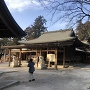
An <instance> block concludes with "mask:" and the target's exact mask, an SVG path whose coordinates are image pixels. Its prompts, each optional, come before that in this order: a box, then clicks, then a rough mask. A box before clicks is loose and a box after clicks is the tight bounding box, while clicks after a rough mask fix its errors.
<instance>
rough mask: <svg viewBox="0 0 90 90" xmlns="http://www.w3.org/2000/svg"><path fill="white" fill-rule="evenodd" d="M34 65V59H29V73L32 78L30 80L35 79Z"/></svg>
mask: <svg viewBox="0 0 90 90" xmlns="http://www.w3.org/2000/svg"><path fill="white" fill-rule="evenodd" d="M34 65H35V63H34V62H33V59H30V60H29V61H28V67H29V73H30V80H29V82H31V81H35V79H34V76H33V73H34V71H35V68H34Z"/></svg>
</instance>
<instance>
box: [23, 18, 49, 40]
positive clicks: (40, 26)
mask: <svg viewBox="0 0 90 90" xmlns="http://www.w3.org/2000/svg"><path fill="white" fill-rule="evenodd" d="M44 25H46V19H44V17H43V16H38V17H37V18H36V19H35V22H34V24H33V25H31V26H29V27H27V28H26V29H25V32H26V33H27V35H26V36H25V38H26V39H27V40H29V39H35V38H38V37H39V36H40V35H41V33H42V32H46V31H47V27H45V26H44Z"/></svg>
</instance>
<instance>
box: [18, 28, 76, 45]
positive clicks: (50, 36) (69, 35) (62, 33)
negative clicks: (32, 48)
mask: <svg viewBox="0 0 90 90" xmlns="http://www.w3.org/2000/svg"><path fill="white" fill-rule="evenodd" d="M75 38H76V36H75V33H74V32H73V30H72V29H67V30H59V31H50V32H45V33H43V34H42V35H41V36H40V37H38V38H36V39H33V40H29V41H19V43H23V44H35V43H48V42H60V41H67V40H72V39H75Z"/></svg>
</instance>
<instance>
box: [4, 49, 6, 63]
mask: <svg viewBox="0 0 90 90" xmlns="http://www.w3.org/2000/svg"><path fill="white" fill-rule="evenodd" d="M5 61H6V50H5V51H4V62H5Z"/></svg>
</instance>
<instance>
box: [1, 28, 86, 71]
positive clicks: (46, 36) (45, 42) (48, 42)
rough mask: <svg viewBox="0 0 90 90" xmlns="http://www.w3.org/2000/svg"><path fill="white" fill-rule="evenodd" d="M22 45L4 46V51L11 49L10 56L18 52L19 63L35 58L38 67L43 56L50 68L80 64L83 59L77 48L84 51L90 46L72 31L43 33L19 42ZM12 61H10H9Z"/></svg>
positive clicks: (84, 55)
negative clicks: (39, 58)
mask: <svg viewBox="0 0 90 90" xmlns="http://www.w3.org/2000/svg"><path fill="white" fill-rule="evenodd" d="M19 43H21V45H15V46H3V47H2V48H4V49H9V52H10V53H9V54H10V57H11V53H13V52H14V53H15V52H18V57H19V62H20V63H21V60H28V59H30V58H34V61H35V63H36V64H37V67H38V57H39V56H43V57H44V61H45V63H46V64H47V65H48V67H50V66H55V68H56V69H57V68H58V65H63V67H65V65H66V64H68V65H69V64H72V63H79V62H81V61H82V59H85V58H83V57H86V54H83V57H82V55H81V54H79V52H77V50H76V48H79V49H84V48H86V47H87V46H88V45H87V44H84V43H82V42H81V41H80V40H79V39H78V38H77V36H75V33H74V31H73V30H72V29H67V30H59V31H50V32H45V33H43V34H42V35H41V36H40V37H38V38H36V39H33V40H29V41H19ZM9 61H10V60H9Z"/></svg>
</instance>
